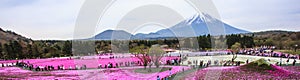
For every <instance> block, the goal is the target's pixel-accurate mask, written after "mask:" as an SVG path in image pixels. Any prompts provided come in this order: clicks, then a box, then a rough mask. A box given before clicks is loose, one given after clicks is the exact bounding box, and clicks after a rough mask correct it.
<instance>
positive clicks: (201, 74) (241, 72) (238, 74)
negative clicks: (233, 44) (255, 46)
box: [185, 65, 300, 80]
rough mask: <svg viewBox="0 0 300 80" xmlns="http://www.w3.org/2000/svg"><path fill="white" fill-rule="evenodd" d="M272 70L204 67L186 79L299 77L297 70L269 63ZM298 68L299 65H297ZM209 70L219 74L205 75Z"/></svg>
mask: <svg viewBox="0 0 300 80" xmlns="http://www.w3.org/2000/svg"><path fill="white" fill-rule="evenodd" d="M271 67H272V68H273V70H265V71H252V70H245V69H243V68H241V67H227V68H224V67H219V68H217V67H216V68H206V69H201V70H199V71H196V72H195V73H192V74H191V75H189V76H186V77H185V79H187V80H202V79H213V78H215V77H217V78H218V79H225V80H238V79H250V80H253V79H255V80H257V79H259V80H260V79H300V73H299V72H292V71H289V70H285V69H283V68H281V67H279V66H274V65H271ZM298 69H299V66H298ZM209 72H210V73H211V72H221V74H219V75H217V74H216V75H207V74H210V73H209Z"/></svg>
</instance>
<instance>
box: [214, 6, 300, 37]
mask: <svg viewBox="0 0 300 80" xmlns="http://www.w3.org/2000/svg"><path fill="white" fill-rule="evenodd" d="M214 3H215V5H216V7H217V9H218V11H219V14H220V15H221V17H222V20H223V21H224V22H226V23H229V24H231V25H233V26H235V27H238V28H241V29H245V30H249V31H254V32H257V31H265V30H289V31H299V30H300V23H299V21H300V17H299V13H300V6H298V3H300V1H298V0H249V1H243V0H214Z"/></svg>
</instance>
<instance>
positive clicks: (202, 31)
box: [92, 13, 250, 40]
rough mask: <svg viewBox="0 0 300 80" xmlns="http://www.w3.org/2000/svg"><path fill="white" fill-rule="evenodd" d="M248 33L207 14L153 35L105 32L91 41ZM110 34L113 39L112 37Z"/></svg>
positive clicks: (196, 16) (117, 31) (119, 31)
mask: <svg viewBox="0 0 300 80" xmlns="http://www.w3.org/2000/svg"><path fill="white" fill-rule="evenodd" d="M239 33H250V32H249V31H246V30H241V29H238V28H235V27H233V26H231V25H229V24H226V23H224V22H222V21H220V20H218V19H216V18H213V17H211V16H210V15H208V14H204V13H202V14H196V15H194V16H193V17H191V18H189V19H187V20H184V21H181V22H180V23H178V24H176V25H174V26H172V27H170V28H168V29H162V30H159V31H157V32H154V33H149V34H142V33H138V34H136V35H132V34H130V33H128V32H126V31H123V30H106V31H104V32H102V33H99V34H98V35H96V36H94V38H92V39H97V40H111V39H121V40H123V39H154V38H170V37H195V36H200V35H207V34H239ZM112 34H114V35H113V37H112Z"/></svg>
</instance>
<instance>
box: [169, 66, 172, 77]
mask: <svg viewBox="0 0 300 80" xmlns="http://www.w3.org/2000/svg"><path fill="white" fill-rule="evenodd" d="M171 70H172V68H170V69H169V77H171V76H172V71H171Z"/></svg>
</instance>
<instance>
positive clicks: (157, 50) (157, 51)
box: [148, 45, 165, 68]
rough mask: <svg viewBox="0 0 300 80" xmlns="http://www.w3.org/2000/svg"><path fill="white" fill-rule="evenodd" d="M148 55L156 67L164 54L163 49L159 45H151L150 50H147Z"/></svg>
mask: <svg viewBox="0 0 300 80" xmlns="http://www.w3.org/2000/svg"><path fill="white" fill-rule="evenodd" d="M148 54H149V56H150V59H151V62H154V65H155V66H156V68H158V67H159V65H160V62H159V61H160V60H161V58H162V57H163V56H164V54H165V51H164V50H162V49H161V47H160V46H159V45H153V46H152V47H151V48H150V50H149V53H148Z"/></svg>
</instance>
